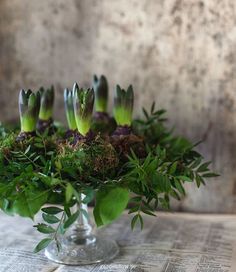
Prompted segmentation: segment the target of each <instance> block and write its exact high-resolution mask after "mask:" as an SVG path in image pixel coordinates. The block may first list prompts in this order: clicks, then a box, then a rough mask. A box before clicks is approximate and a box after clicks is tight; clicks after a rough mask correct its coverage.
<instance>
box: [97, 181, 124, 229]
mask: <svg viewBox="0 0 236 272" xmlns="http://www.w3.org/2000/svg"><path fill="white" fill-rule="evenodd" d="M128 201H129V191H128V190H127V189H126V188H122V187H119V186H115V187H114V186H111V187H101V189H100V190H99V191H98V192H97V193H96V205H95V208H94V211H93V214H94V218H95V221H96V224H97V226H102V225H106V224H109V223H111V222H112V221H114V220H115V219H116V218H118V217H119V216H120V214H121V213H122V212H123V211H124V209H125V208H126V206H127V204H128Z"/></svg>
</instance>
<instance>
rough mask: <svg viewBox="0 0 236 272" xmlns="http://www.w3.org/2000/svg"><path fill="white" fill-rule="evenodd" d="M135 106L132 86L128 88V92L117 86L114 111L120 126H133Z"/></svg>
mask: <svg viewBox="0 0 236 272" xmlns="http://www.w3.org/2000/svg"><path fill="white" fill-rule="evenodd" d="M133 104H134V92H133V87H132V85H130V86H129V87H128V89H127V91H125V90H124V89H121V88H120V86H119V85H117V86H116V95H115V98H114V110H113V111H114V118H115V120H116V123H117V125H118V126H131V122H132V113H133Z"/></svg>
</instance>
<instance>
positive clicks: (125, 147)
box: [110, 134, 146, 161]
mask: <svg viewBox="0 0 236 272" xmlns="http://www.w3.org/2000/svg"><path fill="white" fill-rule="evenodd" d="M110 141H111V144H112V146H113V147H114V148H115V150H116V152H117V153H118V155H119V158H120V160H122V161H127V159H128V157H127V156H128V155H130V154H131V150H133V151H134V153H135V154H137V156H138V157H139V158H143V157H145V156H146V151H145V145H144V141H143V138H141V137H139V136H137V135H134V134H129V135H120V136H112V137H111V138H110Z"/></svg>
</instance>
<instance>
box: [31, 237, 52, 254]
mask: <svg viewBox="0 0 236 272" xmlns="http://www.w3.org/2000/svg"><path fill="white" fill-rule="evenodd" d="M51 242H52V239H51V238H45V239H43V240H42V241H40V242H39V243H38V244H37V246H36V247H35V249H34V253H37V252H39V251H41V250H42V249H44V248H46V247H47V246H48V245H49V244H50V243H51Z"/></svg>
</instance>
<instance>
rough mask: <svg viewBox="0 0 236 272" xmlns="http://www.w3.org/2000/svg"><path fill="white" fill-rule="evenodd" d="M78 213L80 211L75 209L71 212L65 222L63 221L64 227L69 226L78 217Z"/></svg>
mask: <svg viewBox="0 0 236 272" xmlns="http://www.w3.org/2000/svg"><path fill="white" fill-rule="evenodd" d="M79 214H80V211H77V212H76V213H74V214H72V215H71V217H69V218H68V219H67V220H66V222H65V223H64V228H65V229H67V228H69V227H70V226H71V225H72V224H73V223H74V222H75V221H76V220H77V218H78V216H79Z"/></svg>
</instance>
